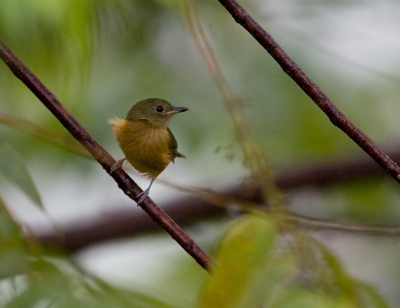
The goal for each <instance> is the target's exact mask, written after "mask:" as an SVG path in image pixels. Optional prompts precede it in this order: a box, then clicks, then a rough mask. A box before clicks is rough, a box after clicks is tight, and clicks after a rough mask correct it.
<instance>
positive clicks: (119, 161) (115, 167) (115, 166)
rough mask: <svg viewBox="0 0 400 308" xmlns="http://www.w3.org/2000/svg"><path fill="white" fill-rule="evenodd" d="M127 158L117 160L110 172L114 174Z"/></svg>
mask: <svg viewBox="0 0 400 308" xmlns="http://www.w3.org/2000/svg"><path fill="white" fill-rule="evenodd" d="M125 160H126V158H125V157H124V158H122V159H119V160H117V161H116V163H115V164H114V165H112V167H111V169H110V174H112V173H113V172H114V171H115V170H117V169H118V168H121V166H122V164H123V163H124V161H125Z"/></svg>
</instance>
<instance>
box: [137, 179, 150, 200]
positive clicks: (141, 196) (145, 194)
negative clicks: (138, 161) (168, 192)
mask: <svg viewBox="0 0 400 308" xmlns="http://www.w3.org/2000/svg"><path fill="white" fill-rule="evenodd" d="M153 182H154V179H151V182H150V185H149V187H147V189H146V190H144V191H142V192H141V193H140V194H139V195H138V197H140V199H139V201H138V203H137V205H139V204H140V203H142V201H143V200H144V199H146V197H147V196H148V195H149V192H150V187H151V185H153Z"/></svg>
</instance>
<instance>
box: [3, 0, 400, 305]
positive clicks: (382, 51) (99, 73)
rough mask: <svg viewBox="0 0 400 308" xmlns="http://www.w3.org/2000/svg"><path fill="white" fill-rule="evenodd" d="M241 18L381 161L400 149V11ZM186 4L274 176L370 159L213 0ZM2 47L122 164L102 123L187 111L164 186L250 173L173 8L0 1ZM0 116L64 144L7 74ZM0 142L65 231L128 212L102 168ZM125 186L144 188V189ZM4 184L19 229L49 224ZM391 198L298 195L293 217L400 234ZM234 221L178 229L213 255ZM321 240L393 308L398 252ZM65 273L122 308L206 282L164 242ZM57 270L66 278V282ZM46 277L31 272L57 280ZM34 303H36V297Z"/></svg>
mask: <svg viewBox="0 0 400 308" xmlns="http://www.w3.org/2000/svg"><path fill="white" fill-rule="evenodd" d="M241 5H243V6H244V7H245V8H246V9H247V10H248V11H249V13H250V14H251V15H252V16H253V18H255V19H256V20H257V21H258V22H259V23H260V24H261V25H262V26H263V27H264V28H265V29H266V30H267V31H268V32H269V33H270V34H271V35H272V36H273V37H274V38H275V39H276V40H277V42H278V43H279V44H280V45H281V46H282V47H283V48H284V50H285V51H286V52H287V53H288V54H289V55H290V56H291V57H292V58H293V59H294V60H295V62H296V63H297V64H298V65H299V66H300V67H301V68H302V70H303V71H304V72H305V73H306V74H308V75H309V76H310V77H311V79H312V80H314V81H315V82H316V83H317V84H318V86H319V87H320V88H321V89H322V90H323V91H324V92H325V93H326V94H327V95H328V97H329V98H330V99H331V100H332V101H333V102H334V103H335V104H336V105H337V106H338V108H339V109H340V110H341V111H342V112H343V113H344V114H345V115H347V116H348V117H349V118H350V119H351V121H353V123H355V124H356V125H357V126H358V127H359V128H360V129H361V130H362V131H364V132H365V133H366V134H367V135H368V136H369V137H371V138H372V139H373V140H374V141H375V142H376V143H377V144H378V145H379V146H380V147H381V148H383V149H389V148H391V149H393V148H396V146H397V143H398V141H399V140H400V138H399V137H398V131H399V129H400V121H398V115H399V114H400V104H398V97H399V95H400V87H399V85H398V84H399V81H400V75H399V73H398V72H399V67H400V63H399V58H398V54H399V52H400V43H399V42H400V40H399V37H400V30H399V29H400V19H399V16H400V4H399V2H398V1H394V0H384V1H303V0H285V1H282V0H280V1H272V0H269V1H255V0H246V1H241ZM194 6H195V8H196V11H197V14H198V16H199V18H200V20H201V22H202V25H203V27H204V29H205V32H206V35H207V37H208V38H209V40H210V42H211V44H212V46H213V49H214V51H215V53H216V56H217V59H218V61H219V63H220V65H221V67H222V70H223V72H224V73H225V76H226V78H227V80H228V82H229V84H230V86H231V87H232V88H233V89H234V91H235V94H236V96H237V97H238V98H239V99H240V100H242V101H243V103H244V106H245V107H244V111H245V114H246V117H247V119H248V121H249V123H250V125H251V128H252V132H253V133H254V135H255V138H256V140H257V142H258V143H259V145H260V146H261V148H262V149H263V150H264V154H265V156H266V157H267V158H268V161H269V162H270V163H271V167H272V169H273V170H274V171H276V172H278V171H280V170H282V169H283V168H284V167H288V166H299V165H313V164H314V163H316V162H318V163H320V162H329V161H332V160H341V159H343V158H349V157H357V156H359V157H364V156H365V154H364V153H362V151H361V150H360V149H359V148H358V147H357V146H356V145H355V144H354V143H353V142H352V141H351V140H350V139H349V138H348V137H347V136H345V135H344V134H343V133H341V132H340V131H339V130H338V129H336V128H335V127H334V126H333V125H332V124H331V123H330V122H329V120H328V119H327V117H326V116H325V115H324V114H323V113H322V112H321V111H320V110H319V109H318V108H317V107H316V106H315V105H314V103H313V102H312V101H311V100H310V99H309V98H308V97H307V96H306V95H305V94H304V93H302V91H301V90H300V89H299V88H298V87H297V86H296V85H295V84H294V82H293V81H292V80H291V79H290V78H289V77H288V76H287V75H285V74H284V73H283V71H282V70H281V68H280V67H279V66H278V65H277V64H276V63H275V62H274V61H273V59H272V58H271V57H270V56H269V55H268V54H267V53H266V52H265V50H263V49H262V47H261V46H259V45H258V43H257V42H256V41H255V40H254V39H253V38H252V37H251V36H250V35H249V34H248V33H247V32H245V31H244V30H243V29H242V28H241V27H240V26H239V25H238V24H236V23H235V22H234V20H233V19H232V17H231V16H230V15H229V14H228V13H227V11H226V10H225V9H224V8H223V7H222V6H221V5H220V4H219V3H218V1H211V0H204V1H194ZM0 38H1V39H2V40H4V42H5V43H6V44H7V45H8V46H9V47H10V48H11V50H13V52H15V53H16V54H17V55H18V57H19V58H20V59H21V60H22V61H23V62H24V63H25V64H26V65H27V66H28V67H29V68H30V69H31V70H32V71H33V72H34V73H35V74H36V75H37V76H38V77H39V79H40V80H41V81H42V82H43V83H44V84H45V85H46V86H47V87H48V88H49V89H50V90H51V91H52V92H53V93H54V94H55V95H56V96H57V97H58V98H59V100H60V101H61V103H62V104H63V105H64V106H65V107H66V108H67V109H68V110H69V111H70V112H71V113H72V114H73V116H74V117H75V118H76V119H77V120H78V121H79V122H80V123H81V124H82V125H83V126H84V127H85V128H86V129H87V130H88V131H89V133H90V134H92V136H94V138H96V139H97V140H98V141H99V143H100V144H101V145H102V146H104V147H105V148H106V149H107V150H108V151H109V152H110V153H111V154H112V155H114V157H115V158H116V159H117V158H121V157H122V154H121V151H120V150H119V148H118V146H117V142H116V140H115V138H114V136H113V135H112V132H111V129H110V126H109V124H108V123H107V120H108V119H109V118H111V117H113V116H118V117H124V116H125V114H126V112H127V111H128V109H129V108H130V107H131V105H132V104H133V103H135V102H137V101H139V100H142V99H144V98H148V97H160V98H164V99H167V100H168V101H170V102H171V103H172V104H174V105H175V106H185V107H188V108H189V110H190V111H189V112H187V113H185V114H182V115H179V116H177V117H176V118H174V119H173V120H172V122H171V124H170V128H171V130H172V131H173V132H174V135H175V137H176V139H177V140H178V142H179V149H180V151H181V152H182V153H184V154H185V155H186V156H187V159H186V160H177V161H176V162H175V164H174V165H171V166H169V167H168V168H167V169H166V170H165V171H164V172H163V174H162V175H161V176H160V178H161V179H163V180H169V181H171V182H173V183H177V184H185V185H189V186H199V187H205V188H212V189H215V190H218V189H221V188H224V187H228V186H229V185H231V184H234V183H240V182H241V181H242V180H243V178H244V177H246V176H247V175H248V171H247V170H246V168H245V167H244V166H243V165H242V159H243V156H242V154H241V152H240V148H239V147H238V146H237V145H236V143H235V139H234V133H233V130H232V124H231V123H230V120H229V117H228V116H227V114H226V110H225V109H224V106H223V104H222V101H221V98H220V96H219V94H218V91H217V90H216V87H215V84H214V83H213V81H212V79H211V78H210V76H209V74H208V72H207V69H206V67H205V65H204V63H203V61H202V59H201V56H200V54H199V52H198V50H197V48H196V44H195V42H194V40H193V37H192V36H191V34H190V31H189V29H188V25H187V22H186V19H185V16H184V13H183V10H182V7H181V2H180V1H174V0H158V1H150V0H147V1H140V0H113V1H110V0H97V1H94V0H92V1H89V0H87V1H78V0H29V1H27V0H14V1H8V0H0ZM0 111H2V112H7V113H11V114H14V115H18V116H20V117H22V118H24V119H26V120H29V121H31V122H33V123H35V124H37V125H40V126H41V127H44V128H47V129H49V130H51V131H53V132H57V133H59V134H61V135H67V132H66V130H65V129H64V128H63V127H62V126H61V125H60V124H59V123H58V121H57V120H56V119H55V118H54V116H53V115H52V114H51V113H50V112H49V111H48V110H47V109H46V108H45V107H44V106H43V105H42V104H41V103H40V102H39V101H38V99H37V98H36V97H34V95H33V94H32V93H31V92H30V91H29V90H28V89H27V88H26V87H25V86H24V85H22V83H21V82H20V81H19V80H17V79H16V78H15V77H14V76H13V75H12V74H11V72H10V71H9V70H8V68H7V67H6V66H5V65H4V64H3V63H0ZM0 138H2V139H3V140H6V142H7V143H8V144H11V145H12V146H13V147H14V148H15V150H16V151H17V152H18V154H19V155H20V156H21V158H22V161H23V162H24V165H25V167H26V168H27V170H28V171H29V173H30V174H31V176H32V178H33V181H34V183H35V186H36V188H37V190H38V191H39V193H40V197H41V199H42V203H43V206H44V207H45V209H46V211H47V212H48V213H49V215H50V216H51V217H53V218H54V219H55V220H56V221H58V222H59V223H60V224H63V223H65V224H68V223H69V222H72V221H74V219H76V218H77V217H79V218H82V217H87V218H88V219H90V218H92V217H93V215H96V214H98V213H104V214H107V212H111V211H113V210H115V209H116V208H131V207H132V208H134V207H135V208H136V205H135V204H134V203H133V202H129V200H128V199H127V198H126V197H125V196H124V195H123V193H122V192H121V191H120V190H119V189H118V187H117V186H116V185H115V182H114V181H113V180H112V179H111V178H110V177H109V176H108V175H107V174H106V173H105V172H104V171H103V170H102V168H101V166H100V165H99V164H97V163H96V162H95V161H91V160H88V159H85V158H82V157H80V156H78V155H75V154H73V153H71V152H70V151H65V150H63V149H60V148H58V147H55V146H54V145H52V144H51V143H48V142H46V141H43V140H42V139H40V138H37V137H32V136H31V135H30V134H26V133H24V132H21V131H19V130H16V129H15V128H12V127H10V126H9V125H5V124H2V125H1V126H0ZM397 147H398V146H397ZM218 149H220V150H218ZM127 170H128V171H130V169H129V167H128V168H127ZM131 174H132V177H133V178H134V180H135V181H136V180H137V182H138V184H139V185H140V186H141V187H142V186H143V187H146V186H147V185H148V184H147V183H148V181H147V180H145V179H141V178H140V177H138V175H137V174H135V173H134V172H131ZM0 183H1V188H0V193H1V198H2V199H3V201H4V203H5V204H6V205H7V208H8V210H9V211H10V212H11V213H12V215H13V217H15V218H16V220H17V221H19V222H22V223H23V225H25V226H27V228H28V229H29V227H32V228H33V229H35V228H40V226H48V225H49V224H51V222H49V218H48V217H47V216H46V215H44V214H43V213H42V212H41V211H40V210H39V209H38V208H37V207H35V205H34V203H33V202H32V201H31V200H30V199H29V198H27V197H26V196H25V195H24V194H22V193H21V191H20V190H18V189H17V188H16V186H15V184H13V183H10V182H9V181H7V179H6V178H5V177H4V176H1V175H0ZM398 192H399V187H398V184H397V183H396V182H395V181H393V180H392V179H389V178H388V177H387V178H386V177H384V176H382V178H381V179H365V180H360V181H357V182H353V183H348V182H346V183H343V184H338V185H334V186H329V187H325V188H323V189H322V188H317V189H315V188H312V187H311V188H307V189H302V190H299V191H295V192H292V193H291V194H290V195H287V201H288V207H289V209H291V210H293V211H296V212H298V213H301V214H305V215H311V216H312V217H320V218H329V219H338V220H342V221H355V222H359V223H396V222H398V221H399V220H400V211H399V201H400V200H399V193H398ZM151 195H152V198H153V199H154V200H155V201H156V202H159V203H160V204H161V205H162V203H163V202H165V198H166V196H171V197H172V196H174V197H178V196H180V195H182V193H180V192H179V191H175V190H172V189H171V188H168V187H165V186H163V185H161V184H157V183H156V184H155V185H154V188H153V189H152V194H151ZM230 221H231V218H227V217H225V218H222V219H219V220H213V221H208V220H207V221H205V222H200V223H197V224H196V225H194V226H192V227H191V228H188V230H187V231H188V232H189V234H191V235H192V236H193V238H194V239H195V240H196V241H198V242H199V243H200V244H201V245H202V246H204V247H205V248H206V249H207V251H209V252H210V253H212V252H213V249H212V247H214V245H215V244H216V242H217V240H218V239H219V238H220V236H221V232H222V230H225V228H226V226H227V225H229V224H230ZM16 232H17V231H16ZM17 233H18V232H17ZM315 236H316V237H317V238H319V239H321V241H322V242H324V243H325V244H326V245H327V246H328V247H329V248H331V249H332V250H333V251H334V254H335V255H336V256H337V257H338V259H340V260H341V262H343V264H344V265H345V267H346V269H347V271H349V272H350V273H351V274H352V275H354V276H355V277H357V278H359V279H361V280H363V281H365V282H367V283H370V284H372V285H373V287H374V288H375V289H376V290H377V292H379V293H380V294H382V295H383V297H384V298H385V299H386V300H388V302H389V303H391V304H392V305H394V306H393V307H395V306H398V305H400V296H399V293H398V290H397V287H396V286H397V285H398V282H399V278H400V267H399V265H398V262H396V261H395V260H396V259H397V255H398V253H399V248H398V244H397V238H379V237H367V236H354V235H351V234H346V233H335V232H320V233H318V234H315ZM12 245H14V244H12ZM18 245H19V244H18ZM18 251H20V250H18ZM72 260H73V263H75V262H76V263H77V264H78V266H77V267H75V264H70V265H68V266H71V267H72V268H73V270H74V271H75V270H76V271H78V268H79V269H83V270H82V271H84V272H88V273H92V274H93V275H95V276H97V277H99V278H101V279H104V281H106V282H108V283H110V285H112V287H111V286H110V285H108V286H107V288H110V294H113V293H112V292H116V293H115V294H117V295H116V297H118V298H120V299H121V302H120V303H119V304H120V305H121V307H123V306H129V305H133V306H135V305H137V306H140V305H139V304H138V303H136V302H135V303H133V304H132V303H130V302H129V303H128V302H123V300H122V299H123V298H125V296H126V297H130V296H133V297H135V296H136V298H141V299H143V302H145V303H150V304H149V305H148V306H149V307H152V306H154V307H155V306H157V307H158V305H159V306H160V307H162V304H160V303H155V302H152V300H155V299H157V300H161V301H162V302H164V303H167V304H168V305H171V306H172V307H191V306H193V305H194V303H195V302H196V299H197V296H198V292H199V286H200V284H201V283H202V281H203V279H204V275H205V273H204V271H203V270H202V269H201V268H200V267H199V266H198V265H197V264H195V263H194V262H193V261H192V260H191V259H190V257H189V256H187V255H186V254H185V253H184V252H183V251H182V250H181V248H180V247H178V246H177V245H176V243H174V242H173V241H171V240H170V239H169V237H168V236H166V235H164V234H155V235H154V234H153V235H146V236H143V237H140V238H135V239H123V240H115V241H110V242H108V243H106V244H101V245H97V246H95V247H91V248H89V249H86V250H85V251H82V252H80V253H78V254H77V255H76V256H74V258H73V259H72ZM46 266H47V267H49V265H48V264H47V265H46ZM65 266H66V265H65V264H64V265H63V266H61V267H62V268H63V271H64V267H65ZM47 267H43V268H42V269H41V270H40V271H42V273H44V272H46V271H47V270H48V271H49V272H51V269H47ZM71 271H72V270H71ZM17 272H19V271H18V270H16V271H15V272H12V273H14V274H15V273H17ZM65 272H67V273H69V274H71V272H70V271H68V270H65ZM86 274H87V273H86ZM86 274H82V273H79V274H77V275H78V276H79V277H80V279H82V280H84V281H83V282H80V283H82V285H84V287H86V288H87V285H86V284H87V283H89V282H87V281H86V279H88V278H87V277H85V278H82V277H84V275H86ZM49 275H50V274H49ZM66 275H67V274H66ZM81 275H82V276H81ZM10 276H12V274H10V273H8V274H7V275H3V277H10ZM46 277H47V278H49V277H50V276H46ZM49 280H51V279H50V278H49ZM13 283H14V285H20V283H19V282H18V281H14V282H13ZM22 284H23V283H22ZM89 284H90V283H89ZM61 285H62V283H61ZM116 286H119V287H116ZM103 287H104V286H103ZM114 287H115V288H116V289H112V288H114ZM7 288H8V282H7V283H6V282H4V281H3V284H1V282H0V291H1V293H2V294H8V293H9V291H8V289H7ZM16 288H17V287H16ZM119 288H121V289H119ZM111 289H112V290H111ZM121 290H129V292H132V293H129V294H125V293H124V292H125V291H121ZM35 292H36V291H35ZM40 292H41V291H37V292H36V293H34V296H36V297H37V298H40V296H42V295H43V294H45V293H40ZM118 292H120V293H118ZM127 292H128V291H127ZM135 292H137V294H136V293H135ZM11 293H12V292H11ZM16 294H18V292H16ZM143 294H145V295H143ZM43 296H44V295H43ZM147 296H148V297H147ZM142 297H143V298H142ZM5 298H7V296H6V297H5ZM111 298H112V296H111ZM107 300H110V301H111V302H112V299H107ZM4 302H7V300H3V303H4ZM105 303H109V302H107V301H105ZM69 304H71V303H69V302H68V305H69ZM73 304H76V303H75V302H74V303H73ZM15 305H16V306H15V307H18V304H15ZM68 305H67V304H66V306H68ZM71 305H72V304H71ZM86 306H88V305H87V303H86ZM144 306H146V305H144ZM21 307H22V306H21ZM83 307H85V305H84V306H83ZM293 307H301V306H293Z"/></svg>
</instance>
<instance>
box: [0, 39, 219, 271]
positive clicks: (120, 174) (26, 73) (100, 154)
mask: <svg viewBox="0 0 400 308" xmlns="http://www.w3.org/2000/svg"><path fill="white" fill-rule="evenodd" d="M0 57H1V59H2V60H3V61H4V63H5V64H6V65H7V66H8V67H9V69H10V70H11V71H12V72H13V73H14V75H15V76H16V77H17V78H19V79H20V80H21V81H22V82H23V83H24V84H25V85H26V86H27V87H28V88H29V89H30V90H31V91H32V92H33V93H34V94H35V95H36V97H37V98H38V99H39V100H40V101H41V102H42V103H43V104H44V105H45V106H46V107H47V108H48V109H49V110H50V111H51V112H52V113H53V115H54V116H55V117H56V118H57V119H58V120H59V121H60V123H61V124H62V125H63V126H64V127H65V128H66V129H67V130H68V131H69V132H70V133H71V135H72V136H73V137H74V138H75V139H76V140H78V141H79V142H80V143H81V144H82V145H83V146H84V147H85V148H86V150H87V151H88V152H89V153H90V154H91V155H92V156H93V157H94V158H95V159H96V160H97V161H98V162H99V163H100V165H101V166H102V167H103V168H104V169H105V170H106V171H107V172H108V173H110V169H111V166H112V165H113V164H114V163H115V159H114V158H113V157H112V156H111V155H110V154H109V153H108V152H107V151H106V150H105V149H104V148H103V147H102V146H101V145H100V144H99V143H98V142H97V141H96V140H95V139H94V138H93V137H92V136H91V135H90V134H89V133H88V132H87V131H86V130H85V129H84V128H83V126H82V125H80V123H79V122H78V121H77V120H76V119H75V118H74V117H73V116H72V115H71V114H70V113H69V112H68V111H67V110H66V109H65V108H64V106H63V105H62V104H61V103H60V102H59V101H58V99H57V98H56V97H55V96H54V95H53V94H52V93H51V92H50V91H49V90H48V89H47V88H46V87H45V86H44V85H43V84H42V83H41V82H40V80H39V79H38V78H37V77H36V76H35V75H34V74H33V73H32V72H31V71H30V70H29V69H28V68H27V67H26V66H25V65H24V64H23V63H22V62H21V61H20V60H19V59H18V58H17V56H16V55H15V54H14V53H13V52H12V51H11V50H10V49H9V48H8V47H7V46H6V44H5V43H4V42H3V41H2V40H0ZM111 176H112V177H113V178H114V180H115V181H116V182H117V184H118V186H119V187H120V188H121V189H122V190H123V192H124V193H125V194H126V195H127V196H128V197H129V198H131V199H132V200H134V201H135V202H137V201H138V200H139V198H138V197H137V196H138V195H139V194H140V193H141V192H142V190H141V189H140V187H139V186H138V185H137V184H136V183H135V182H134V181H133V180H132V179H131V178H130V177H129V176H128V175H127V174H126V173H125V172H124V171H123V170H121V169H118V170H117V171H115V172H113V173H112V175H111ZM140 207H141V208H142V209H143V210H144V211H145V212H146V213H147V214H149V215H150V216H151V218H152V219H153V220H154V221H155V222H157V224H159V225H160V226H161V227H162V228H163V229H164V230H165V231H167V232H168V233H169V234H170V235H171V237H172V238H173V239H174V240H175V241H177V242H178V243H179V245H181V247H182V248H183V249H184V250H185V251H186V252H187V253H189V254H190V255H191V256H192V257H193V258H194V259H195V260H196V261H197V263H198V264H200V265H201V266H202V267H203V268H205V269H207V270H208V269H209V268H210V267H211V263H212V261H211V259H210V257H209V256H208V255H207V254H206V253H205V252H204V251H203V250H202V249H201V247H200V246H198V244H197V243H196V242H195V241H194V240H193V239H191V238H190V237H189V236H188V235H187V234H186V233H185V232H184V231H183V230H182V229H181V228H180V227H179V226H178V225H177V224H176V223H175V222H174V221H173V220H172V219H171V218H170V217H169V216H168V215H167V214H166V213H165V212H164V211H163V210H161V209H160V208H159V207H158V206H157V205H156V204H155V203H154V202H153V201H152V200H151V199H150V198H146V199H145V200H144V201H143V202H141V204H140Z"/></svg>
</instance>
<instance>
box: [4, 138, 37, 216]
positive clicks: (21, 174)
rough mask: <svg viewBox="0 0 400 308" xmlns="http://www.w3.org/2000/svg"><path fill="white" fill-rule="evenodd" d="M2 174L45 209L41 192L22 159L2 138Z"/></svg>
mask: <svg viewBox="0 0 400 308" xmlns="http://www.w3.org/2000/svg"><path fill="white" fill-rule="evenodd" d="M0 172H1V173H2V174H3V175H4V176H5V177H6V178H7V180H9V181H10V182H11V183H13V184H15V185H16V186H18V188H19V189H21V190H22V191H23V192H24V193H25V194H26V195H27V196H28V197H29V198H30V199H31V200H32V201H33V202H34V203H35V204H37V205H38V206H39V207H40V208H41V209H43V204H42V201H41V199H40V195H39V192H38V190H37V189H36V186H35V184H34V182H33V180H32V178H31V176H30V174H29V172H28V170H27V168H26V167H25V164H24V161H23V159H22V157H21V156H20V155H19V154H18V152H17V150H16V149H15V148H14V147H13V146H12V145H11V144H10V143H9V142H7V141H6V140H4V139H3V138H0Z"/></svg>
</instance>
